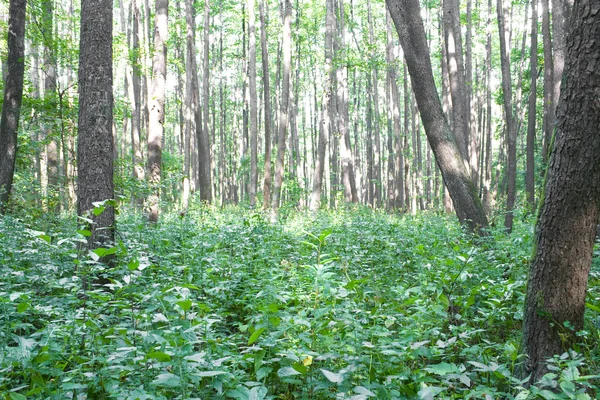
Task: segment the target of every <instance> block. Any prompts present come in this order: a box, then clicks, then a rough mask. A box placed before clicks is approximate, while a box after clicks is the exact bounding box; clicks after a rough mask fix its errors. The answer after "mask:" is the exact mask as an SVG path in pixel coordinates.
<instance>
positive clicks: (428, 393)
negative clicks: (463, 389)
mask: <svg viewBox="0 0 600 400" xmlns="http://www.w3.org/2000/svg"><path fill="white" fill-rule="evenodd" d="M444 390H445V389H444V388H442V387H438V386H425V387H424V388H423V389H421V390H419V393H418V394H419V398H420V399H422V400H433V398H434V397H435V396H437V395H438V394H440V393H441V392H443V391H444Z"/></svg>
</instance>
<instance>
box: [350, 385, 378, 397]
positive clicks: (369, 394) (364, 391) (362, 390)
mask: <svg viewBox="0 0 600 400" xmlns="http://www.w3.org/2000/svg"><path fill="white" fill-rule="evenodd" d="M354 393H357V394H362V395H363V396H367V397H375V396H377V395H376V394H375V393H373V392H371V391H370V390H369V389H367V388H366V387H364V386H355V387H354Z"/></svg>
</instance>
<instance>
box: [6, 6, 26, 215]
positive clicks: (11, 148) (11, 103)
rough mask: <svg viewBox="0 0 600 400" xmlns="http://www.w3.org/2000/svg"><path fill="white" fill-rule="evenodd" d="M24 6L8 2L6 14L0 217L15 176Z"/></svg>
mask: <svg viewBox="0 0 600 400" xmlns="http://www.w3.org/2000/svg"><path fill="white" fill-rule="evenodd" d="M26 5H27V1H26V0H11V1H10V5H9V11H8V14H9V17H8V18H9V19H8V57H7V60H6V64H7V66H6V80H5V85H4V102H3V103H2V117H1V119H0V213H4V212H5V211H6V207H7V205H8V199H9V197H10V191H11V189H12V182H13V178H14V174H15V161H16V156H17V132H18V131H19V116H20V114H21V102H22V100H23V74H24V73H25V59H24V54H25V8H26Z"/></svg>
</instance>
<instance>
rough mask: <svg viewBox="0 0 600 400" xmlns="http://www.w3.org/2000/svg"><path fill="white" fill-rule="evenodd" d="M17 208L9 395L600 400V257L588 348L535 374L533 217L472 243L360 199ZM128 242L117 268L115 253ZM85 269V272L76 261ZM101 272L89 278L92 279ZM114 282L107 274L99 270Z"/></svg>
mask: <svg viewBox="0 0 600 400" xmlns="http://www.w3.org/2000/svg"><path fill="white" fill-rule="evenodd" d="M83 234H85V232H83V231H77V227H76V222H75V221H74V220H72V219H63V220H51V219H46V220H38V221H23V220H19V219H17V218H15V217H10V216H5V217H2V219H0V260H2V268H1V270H0V310H1V311H0V348H1V349H2V351H1V352H0V393H4V397H5V398H7V399H18V400H20V399H66V398H72V399H142V400H143V399H193V398H197V399H207V398H212V399H219V398H223V399H328V398H333V399H367V398H377V399H403V398H409V399H412V398H415V399H419V398H420V399H433V398H440V399H442V398H443V399H462V398H465V399H486V398H487V399H529V398H532V399H533V398H545V399H567V398H570V399H590V398H594V397H595V396H596V395H597V394H598V393H600V392H599V390H598V389H599V387H598V380H597V378H598V376H597V375H596V376H594V374H595V373H597V371H598V370H600V351H599V350H598V348H597V346H596V342H597V341H598V340H599V339H600V330H599V328H600V267H599V266H598V264H597V261H595V265H594V267H593V269H592V272H591V275H590V288H589V296H588V309H587V319H586V325H585V329H584V330H583V331H582V332H579V338H580V339H581V340H580V343H578V344H577V346H576V351H572V352H569V353H565V354H563V355H557V357H556V358H555V360H554V361H553V368H552V369H553V371H552V373H550V374H547V375H546V376H545V377H544V379H543V380H542V381H540V382H539V383H538V384H537V385H535V386H532V387H530V388H528V389H525V388H524V387H523V383H524V381H523V380H522V379H521V378H522V377H521V376H520V374H519V366H520V364H521V363H522V362H523V356H522V355H521V352H520V348H519V346H520V338H521V328H522V319H523V301H524V289H525V284H526V275H527V267H528V260H529V257H530V252H531V246H532V243H531V241H532V235H533V226H532V223H531V221H529V220H524V221H520V222H519V223H517V224H516V226H515V229H514V232H513V233H512V234H511V235H505V234H504V233H502V231H500V230H497V231H492V235H491V236H490V237H489V238H487V239H483V240H480V241H479V242H478V243H473V241H472V237H470V236H467V235H465V234H463V233H462V232H461V230H460V228H459V227H458V225H457V223H456V222H455V219H454V218H450V217H445V216H439V215H436V214H421V215H418V216H393V215H387V214H385V213H380V212H376V211H371V210H366V209H360V208H358V209H348V210H345V211H337V212H335V213H325V212H324V213H321V214H319V215H318V216H311V215H308V214H304V213H297V212H296V213H294V212H291V213H290V214H289V215H286V216H284V217H283V218H281V219H280V221H279V222H277V223H272V222H270V219H269V218H268V217H267V216H266V215H263V214H261V213H258V212H252V211H248V210H244V209H242V208H228V209H225V210H221V211H216V210H212V209H198V210H195V211H193V212H190V213H188V214H187V215H185V216H180V215H178V214H175V213H173V214H168V215H167V214H164V215H162V216H161V222H160V224H158V225H157V226H154V227H149V226H148V225H147V224H146V222H145V221H144V220H143V218H142V217H141V216H139V215H136V214H134V213H128V212H123V213H122V214H121V215H120V217H119V220H118V231H117V235H116V237H117V243H116V244H115V246H114V247H113V248H110V249H100V250H96V251H95V252H89V253H87V254H85V253H83V254H82V253H81V252H78V250H77V249H78V244H79V243H80V242H81V241H83V240H84V236H83ZM106 254H114V257H115V258H114V265H113V266H112V267H111V268H109V267H107V266H105V265H102V264H101V263H100V262H99V260H100V259H101V257H102V256H104V255H106ZM75 271H78V272H77V274H76V273H75ZM87 275H89V276H90V277H91V278H90V281H92V282H96V283H98V284H97V285H95V286H92V287H91V288H90V289H88V290H84V288H83V285H82V279H84V278H87ZM101 282H108V283H107V284H103V285H100V283H101Z"/></svg>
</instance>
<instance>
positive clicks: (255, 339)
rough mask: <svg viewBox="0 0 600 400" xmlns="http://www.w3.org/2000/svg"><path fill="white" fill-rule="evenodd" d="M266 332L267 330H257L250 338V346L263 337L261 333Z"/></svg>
mask: <svg viewBox="0 0 600 400" xmlns="http://www.w3.org/2000/svg"><path fill="white" fill-rule="evenodd" d="M264 331H265V328H258V329H256V330H255V331H254V332H253V333H252V335H250V338H249V339H248V346H250V345H251V344H252V343H254V342H256V341H257V340H258V338H259V336H260V335H261V333H263V332H264Z"/></svg>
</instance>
